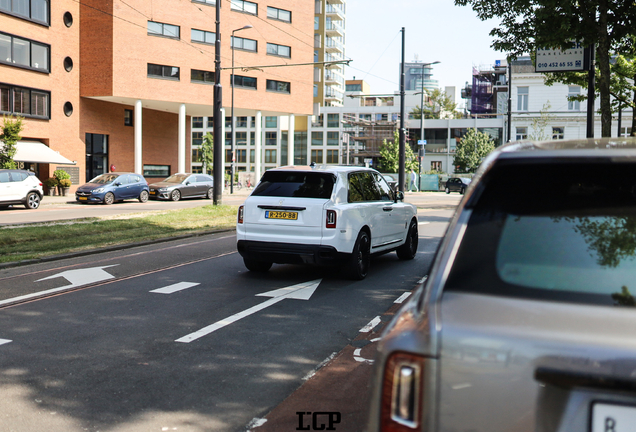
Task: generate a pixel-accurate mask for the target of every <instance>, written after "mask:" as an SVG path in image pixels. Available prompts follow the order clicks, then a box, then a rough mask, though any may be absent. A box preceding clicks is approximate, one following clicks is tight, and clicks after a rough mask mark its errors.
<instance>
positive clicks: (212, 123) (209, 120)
mask: <svg viewBox="0 0 636 432" xmlns="http://www.w3.org/2000/svg"><path fill="white" fill-rule="evenodd" d="M213 128H214V117H208V129H213Z"/></svg>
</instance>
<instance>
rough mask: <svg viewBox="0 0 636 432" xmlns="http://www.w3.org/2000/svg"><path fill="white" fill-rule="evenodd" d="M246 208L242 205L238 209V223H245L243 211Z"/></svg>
mask: <svg viewBox="0 0 636 432" xmlns="http://www.w3.org/2000/svg"><path fill="white" fill-rule="evenodd" d="M244 210H245V206H240V207H239V209H238V223H240V224H242V223H243V212H244Z"/></svg>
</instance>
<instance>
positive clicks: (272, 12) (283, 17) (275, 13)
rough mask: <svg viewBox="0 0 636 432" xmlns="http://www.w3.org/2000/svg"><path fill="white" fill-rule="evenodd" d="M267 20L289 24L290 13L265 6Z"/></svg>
mask: <svg viewBox="0 0 636 432" xmlns="http://www.w3.org/2000/svg"><path fill="white" fill-rule="evenodd" d="M267 18H271V19H276V20H279V21H285V22H288V23H290V22H291V12H290V11H288V10H285V9H278V8H275V7H271V6H267Z"/></svg>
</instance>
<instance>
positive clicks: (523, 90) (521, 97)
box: [517, 87, 529, 111]
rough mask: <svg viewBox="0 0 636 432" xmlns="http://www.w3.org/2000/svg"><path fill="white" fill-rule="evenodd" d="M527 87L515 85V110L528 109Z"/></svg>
mask: <svg viewBox="0 0 636 432" xmlns="http://www.w3.org/2000/svg"><path fill="white" fill-rule="evenodd" d="M528 90H529V88H528V87H517V111H528V94H529V93H528Z"/></svg>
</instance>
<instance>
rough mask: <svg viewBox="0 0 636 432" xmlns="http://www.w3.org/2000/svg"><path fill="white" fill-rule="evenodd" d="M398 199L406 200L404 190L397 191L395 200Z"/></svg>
mask: <svg viewBox="0 0 636 432" xmlns="http://www.w3.org/2000/svg"><path fill="white" fill-rule="evenodd" d="M398 201H404V192H402V191H397V192H396V193H395V202H398Z"/></svg>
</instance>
